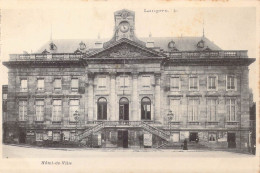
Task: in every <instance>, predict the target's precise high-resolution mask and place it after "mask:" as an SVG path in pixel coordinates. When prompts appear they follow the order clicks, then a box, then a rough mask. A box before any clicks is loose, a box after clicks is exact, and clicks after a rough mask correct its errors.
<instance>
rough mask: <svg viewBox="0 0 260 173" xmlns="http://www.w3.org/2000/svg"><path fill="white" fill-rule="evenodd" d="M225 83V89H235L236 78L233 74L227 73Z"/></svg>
mask: <svg viewBox="0 0 260 173" xmlns="http://www.w3.org/2000/svg"><path fill="white" fill-rule="evenodd" d="M226 84H227V90H235V89H236V78H235V76H232V75H228V76H227V82H226Z"/></svg>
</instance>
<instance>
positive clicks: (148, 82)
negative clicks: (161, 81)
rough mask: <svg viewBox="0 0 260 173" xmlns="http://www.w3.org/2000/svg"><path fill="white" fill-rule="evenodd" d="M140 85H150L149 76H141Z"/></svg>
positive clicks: (146, 86)
mask: <svg viewBox="0 0 260 173" xmlns="http://www.w3.org/2000/svg"><path fill="white" fill-rule="evenodd" d="M142 86H143V88H150V87H151V76H142Z"/></svg>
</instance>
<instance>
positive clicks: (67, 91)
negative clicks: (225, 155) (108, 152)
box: [3, 9, 255, 150]
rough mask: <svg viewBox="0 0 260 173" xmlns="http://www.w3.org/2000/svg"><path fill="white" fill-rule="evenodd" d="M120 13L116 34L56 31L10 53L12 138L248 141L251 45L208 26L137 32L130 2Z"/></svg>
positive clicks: (211, 144)
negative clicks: (73, 35) (205, 31)
mask: <svg viewBox="0 0 260 173" xmlns="http://www.w3.org/2000/svg"><path fill="white" fill-rule="evenodd" d="M114 20H115V29H114V31H115V32H114V36H113V38H112V39H110V40H104V39H100V38H98V39H97V40H51V41H50V42H49V43H47V44H46V45H44V46H43V47H42V48H40V49H39V51H38V52H36V53H32V54H15V55H14V54H11V55H10V60H9V61H8V62H4V63H3V64H4V65H5V66H6V67H8V69H9V72H8V82H9V83H8V99H7V100H8V101H7V119H6V123H5V126H6V127H8V128H6V129H7V130H6V134H7V135H6V136H5V139H6V141H9V142H19V143H36V144H43V143H44V142H45V141H56V142H64V141H68V142H69V141H76V142H78V143H81V144H82V145H85V146H87V147H124V148H127V147H131V148H132V147H137V148H139V147H154V148H156V147H166V146H172V147H174V146H180V145H181V144H182V143H183V141H184V140H185V139H186V140H188V143H189V145H190V146H195V145H197V146H199V147H207V148H224V149H225V148H226V149H228V148H238V149H241V150H247V149H248V145H249V144H248V142H249V129H250V119H249V104H250V94H251V92H250V90H249V82H248V80H249V69H248V66H249V65H250V64H251V63H253V62H254V61H255V59H253V58H248V56H247V51H244V50H239V51H233V50H232V51H227V50H222V49H221V48H219V47H218V46H217V45H215V44H214V43H213V42H211V41H210V40H208V39H207V38H206V37H205V36H204V35H203V36H202V37H178V38H174V37H173V38H172V37H167V38H154V37H152V36H151V35H150V36H149V37H148V38H137V37H136V35H135V13H134V12H132V11H129V10H125V9H124V10H120V11H117V12H115V13H114Z"/></svg>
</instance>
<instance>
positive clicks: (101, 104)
mask: <svg viewBox="0 0 260 173" xmlns="http://www.w3.org/2000/svg"><path fill="white" fill-rule="evenodd" d="M97 109H98V110H97V119H98V120H106V119H107V100H106V99H105V98H103V97H101V98H99V99H98V102H97Z"/></svg>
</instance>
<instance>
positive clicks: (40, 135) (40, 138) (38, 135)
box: [36, 132, 43, 141]
mask: <svg viewBox="0 0 260 173" xmlns="http://www.w3.org/2000/svg"><path fill="white" fill-rule="evenodd" d="M42 140H43V133H39V132H38V133H37V132H36V141H42Z"/></svg>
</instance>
